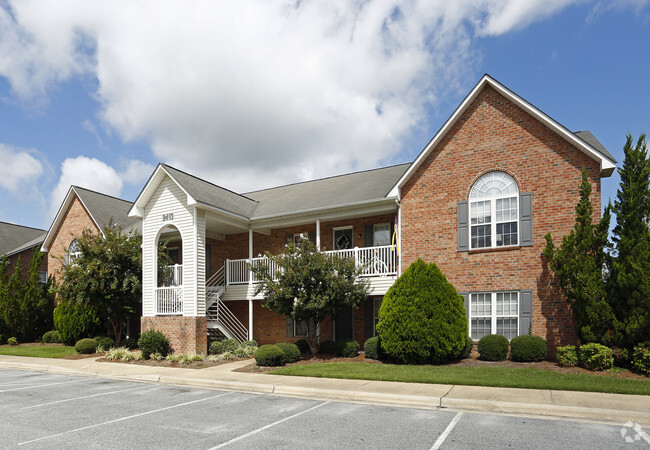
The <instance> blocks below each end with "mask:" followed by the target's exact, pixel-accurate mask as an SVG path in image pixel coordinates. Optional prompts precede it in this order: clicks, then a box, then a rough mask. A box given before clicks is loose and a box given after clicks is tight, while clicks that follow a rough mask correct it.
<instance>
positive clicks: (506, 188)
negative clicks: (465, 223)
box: [469, 172, 519, 249]
mask: <svg viewBox="0 0 650 450" xmlns="http://www.w3.org/2000/svg"><path fill="white" fill-rule="evenodd" d="M518 205H519V189H518V187H517V182H516V181H515V180H514V178H512V177H511V176H510V175H508V174H507V173H504V172H489V173H486V174H485V175H483V176H482V177H481V178H479V179H478V180H477V181H476V183H474V186H472V190H471V191H470V194H469V219H470V223H469V225H470V227H469V228H470V231H469V233H470V245H471V247H470V248H472V249H476V248H493V247H504V246H508V245H518V243H519V237H518V236H519V233H518V224H519V207H518Z"/></svg>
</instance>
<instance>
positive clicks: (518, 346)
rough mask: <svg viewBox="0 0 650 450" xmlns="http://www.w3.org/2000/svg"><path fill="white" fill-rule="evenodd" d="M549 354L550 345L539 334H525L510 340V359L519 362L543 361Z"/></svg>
mask: <svg viewBox="0 0 650 450" xmlns="http://www.w3.org/2000/svg"><path fill="white" fill-rule="evenodd" d="M546 356H548V345H546V341H545V340H544V339H543V338H541V337H539V336H529V335H527V334H524V335H522V336H517V337H515V338H513V339H512V340H511V341H510V359H511V360H513V361H517V362H537V361H543V360H544V359H545V358H546Z"/></svg>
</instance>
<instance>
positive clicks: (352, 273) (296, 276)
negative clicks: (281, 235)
mask: <svg viewBox="0 0 650 450" xmlns="http://www.w3.org/2000/svg"><path fill="white" fill-rule="evenodd" d="M266 257H267V258H268V264H259V265H254V266H251V270H252V271H253V273H254V275H255V277H256V278H257V280H259V281H260V283H259V284H258V285H257V287H256V288H255V294H256V295H257V294H259V293H261V294H262V296H263V297H264V302H263V306H264V307H266V308H268V309H270V310H271V311H276V312H278V313H280V314H284V315H286V316H289V317H291V318H292V319H293V320H296V321H298V322H301V321H304V323H305V324H306V325H307V341H308V342H309V347H310V349H311V352H312V354H315V353H316V352H317V351H318V346H319V341H320V324H321V323H322V322H323V321H324V320H325V319H327V318H335V317H336V316H337V315H338V314H339V313H340V312H342V311H343V310H344V309H346V308H349V307H354V306H356V305H358V304H359V303H360V302H361V301H363V300H364V299H365V298H366V297H367V295H368V281H367V280H364V279H362V278H359V275H360V274H361V271H362V267H360V266H359V265H357V264H356V262H355V260H354V258H350V257H343V256H340V255H336V254H326V253H323V252H320V251H318V250H317V249H316V247H315V246H314V244H312V243H311V242H310V241H309V240H307V239H303V240H302V241H301V242H299V243H297V244H293V243H289V244H287V246H286V247H285V251H284V253H283V254H280V255H271V254H269V253H267V254H266ZM270 267H271V268H277V269H274V270H270Z"/></svg>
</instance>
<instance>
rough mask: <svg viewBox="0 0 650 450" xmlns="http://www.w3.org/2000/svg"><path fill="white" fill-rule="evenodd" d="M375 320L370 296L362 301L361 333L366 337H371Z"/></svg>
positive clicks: (373, 306)
mask: <svg viewBox="0 0 650 450" xmlns="http://www.w3.org/2000/svg"><path fill="white" fill-rule="evenodd" d="M374 321H375V305H374V301H373V299H372V297H368V298H366V300H365V301H364V302H363V335H364V337H365V338H366V339H368V338H371V337H372V332H373V330H372V328H373V325H374V323H373V322H374Z"/></svg>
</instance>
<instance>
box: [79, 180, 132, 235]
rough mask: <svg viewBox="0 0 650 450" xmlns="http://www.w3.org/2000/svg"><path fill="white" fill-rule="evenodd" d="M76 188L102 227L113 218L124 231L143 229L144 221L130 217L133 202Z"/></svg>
mask: <svg viewBox="0 0 650 450" xmlns="http://www.w3.org/2000/svg"><path fill="white" fill-rule="evenodd" d="M74 190H75V192H76V193H77V195H78V196H79V198H80V199H81V201H82V202H83V204H84V205H85V206H86V208H87V209H88V212H89V213H90V215H91V216H93V218H94V219H95V221H96V222H97V224H98V225H99V227H100V228H102V229H103V228H104V227H106V226H108V224H109V223H110V220H111V218H113V224H114V225H121V226H122V230H123V231H125V232H126V231H129V230H130V229H131V228H133V229H136V230H138V231H141V228H142V221H141V220H140V219H137V218H135V217H129V215H128V214H129V210H130V209H131V207H132V206H133V203H132V202H129V201H127V200H122V199H120V198H116V197H111V196H110V195H106V194H100V193H99V192H95V191H90V190H88V189H84V188H81V187H79V186H74Z"/></svg>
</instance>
